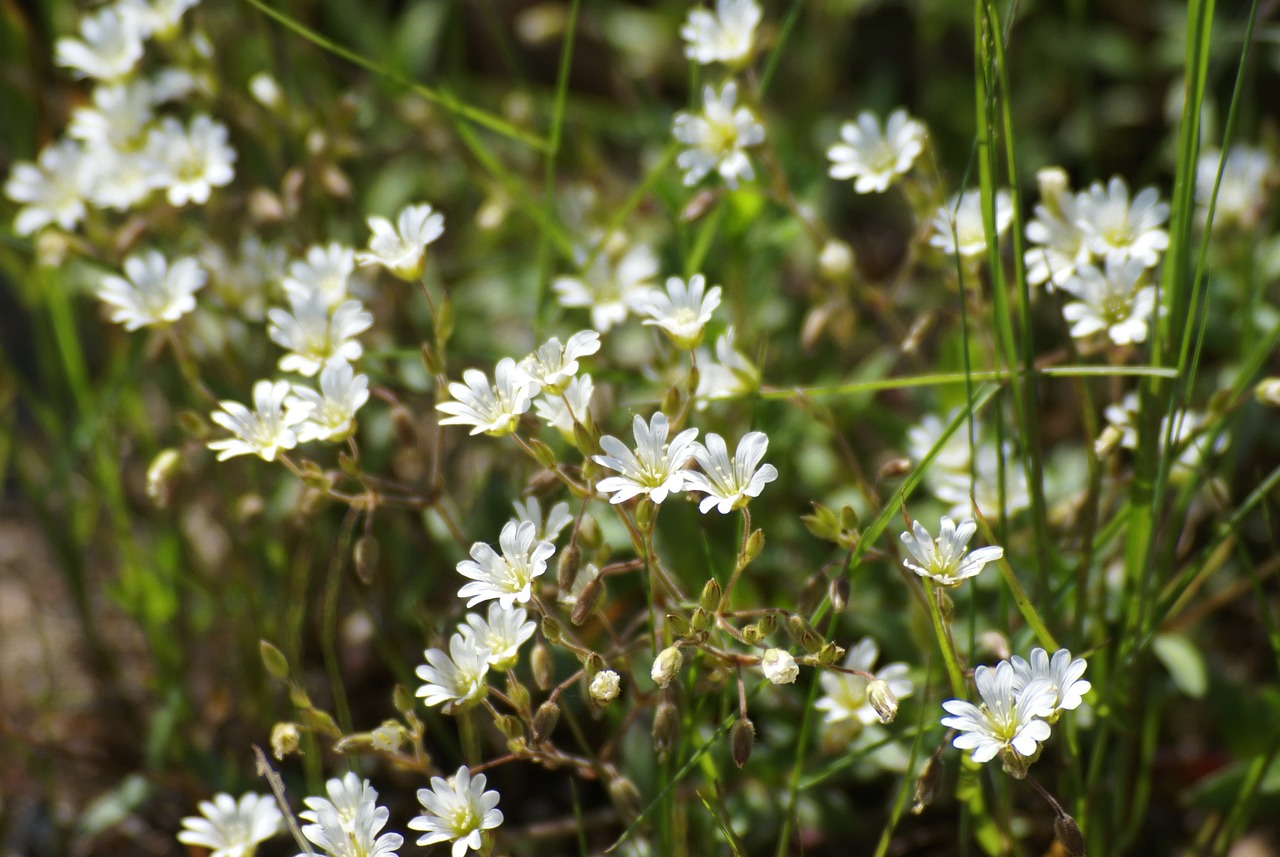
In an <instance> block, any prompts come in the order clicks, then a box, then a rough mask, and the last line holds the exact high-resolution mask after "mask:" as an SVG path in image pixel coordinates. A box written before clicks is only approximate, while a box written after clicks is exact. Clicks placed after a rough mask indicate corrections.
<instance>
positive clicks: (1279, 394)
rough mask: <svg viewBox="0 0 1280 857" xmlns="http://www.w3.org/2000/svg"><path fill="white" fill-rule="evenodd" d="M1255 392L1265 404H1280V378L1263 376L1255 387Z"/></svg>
mask: <svg viewBox="0 0 1280 857" xmlns="http://www.w3.org/2000/svg"><path fill="white" fill-rule="evenodd" d="M1253 394H1254V395H1255V396H1256V397H1257V398H1258V401H1259V402H1260V403H1261V404H1264V405H1280V378H1263V379H1262V380H1261V381H1259V382H1258V386H1256V387H1254V388H1253Z"/></svg>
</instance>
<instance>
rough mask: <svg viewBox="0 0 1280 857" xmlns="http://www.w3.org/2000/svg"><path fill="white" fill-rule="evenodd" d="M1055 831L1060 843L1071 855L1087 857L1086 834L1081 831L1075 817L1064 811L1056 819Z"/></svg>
mask: <svg viewBox="0 0 1280 857" xmlns="http://www.w3.org/2000/svg"><path fill="white" fill-rule="evenodd" d="M1053 832H1054V835H1055V836H1057V837H1058V844H1060V845H1061V846H1062V848H1063V850H1065V851H1066V852H1067V853H1068V854H1070V855H1071V857H1085V851H1084V836H1083V835H1082V834H1081V833H1080V825H1078V824H1076V820H1075V819H1074V818H1072V817H1071V816H1069V815H1067V814H1066V813H1065V812H1064V813H1062V814H1061V815H1059V816H1058V817H1057V818H1056V819H1054V822H1053Z"/></svg>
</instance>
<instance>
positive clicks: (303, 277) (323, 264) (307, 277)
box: [284, 241, 356, 307]
mask: <svg viewBox="0 0 1280 857" xmlns="http://www.w3.org/2000/svg"><path fill="white" fill-rule="evenodd" d="M355 264H356V251H354V250H352V249H351V248H350V247H346V246H344V245H342V244H339V243H338V242H337V241H332V242H330V243H329V244H328V245H320V244H316V245H315V246H313V247H310V248H308V249H307V256H306V258H305V259H299V260H297V261H295V262H291V263H290V264H289V276H287V277H285V278H284V291H285V294H287V295H288V296H289V298H290V300H304V299H306V298H307V297H308V296H310V295H311V294H312V293H314V292H319V293H320V294H321V295H323V296H324V301H325V304H326V305H328V306H329V307H335V306H337V305H338V304H340V303H342V302H343V301H345V300H346V299H347V280H348V278H350V276H351V272H352V271H353V270H355Z"/></svg>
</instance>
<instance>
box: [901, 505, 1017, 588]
mask: <svg viewBox="0 0 1280 857" xmlns="http://www.w3.org/2000/svg"><path fill="white" fill-rule="evenodd" d="M911 527H912V532H910V533H903V534H902V543H903V544H904V545H906V546H907V550H908V551H909V552H910V553H911V559H904V560H903V561H902V564H903V565H904V566H906V567H907V568H909V569H911V570H912V571H914V572H915V573H916V574H918V575H920V576H921V577H928V578H931V579H933V580H935V581H937V582H938V583H940V584H942V585H943V586H958V585H960V583H962V582H963V581H965V580H968V579H969V578H970V577H974V576H975V575H977V574H978V572H980V571H982V569H983V566H985V565H986V564H987V563H989V562H995V561H996V560H998V559H1000V557H1002V556H1004V548H1000V547H994V546H992V547H985V548H978V549H977V550H975V551H973V552H972V553H969V552H968V545H969V540H970V539H972V538H973V534H974V533H976V532H977V531H978V525H977V524H976V523H974V522H973V521H972V520H966V521H962V522H961V523H960V526H959V527H957V526H956V525H955V523H954V522H953V521H952V520H951V519H950V518H948V517H947V516H945V515H943V516H942V525H941V527H942V528H941V530H939V532H938V538H937V539H934V538H933V536H931V535H929V531H928V530H926V529H925V528H924V525H923V524H921V523H920V522H919V521H912V523H911ZM913 560H914V561H913Z"/></svg>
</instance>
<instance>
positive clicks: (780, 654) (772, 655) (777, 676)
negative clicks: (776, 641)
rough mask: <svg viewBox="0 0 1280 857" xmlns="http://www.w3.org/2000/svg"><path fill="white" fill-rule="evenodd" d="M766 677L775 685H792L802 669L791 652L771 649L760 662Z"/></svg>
mask: <svg viewBox="0 0 1280 857" xmlns="http://www.w3.org/2000/svg"><path fill="white" fill-rule="evenodd" d="M760 668H761V669H762V670H764V677H765V678H767V679H768V680H769V681H771V682H773V683H774V684H792V683H794V682H795V680H796V679H797V678H798V677H799V675H800V667H799V666H797V665H796V659H795V658H793V657H791V654H790V653H789V652H784V651H783V650H782V649H769V650H768V651H767V652H765V653H764V658H762V659H761V661H760Z"/></svg>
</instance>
